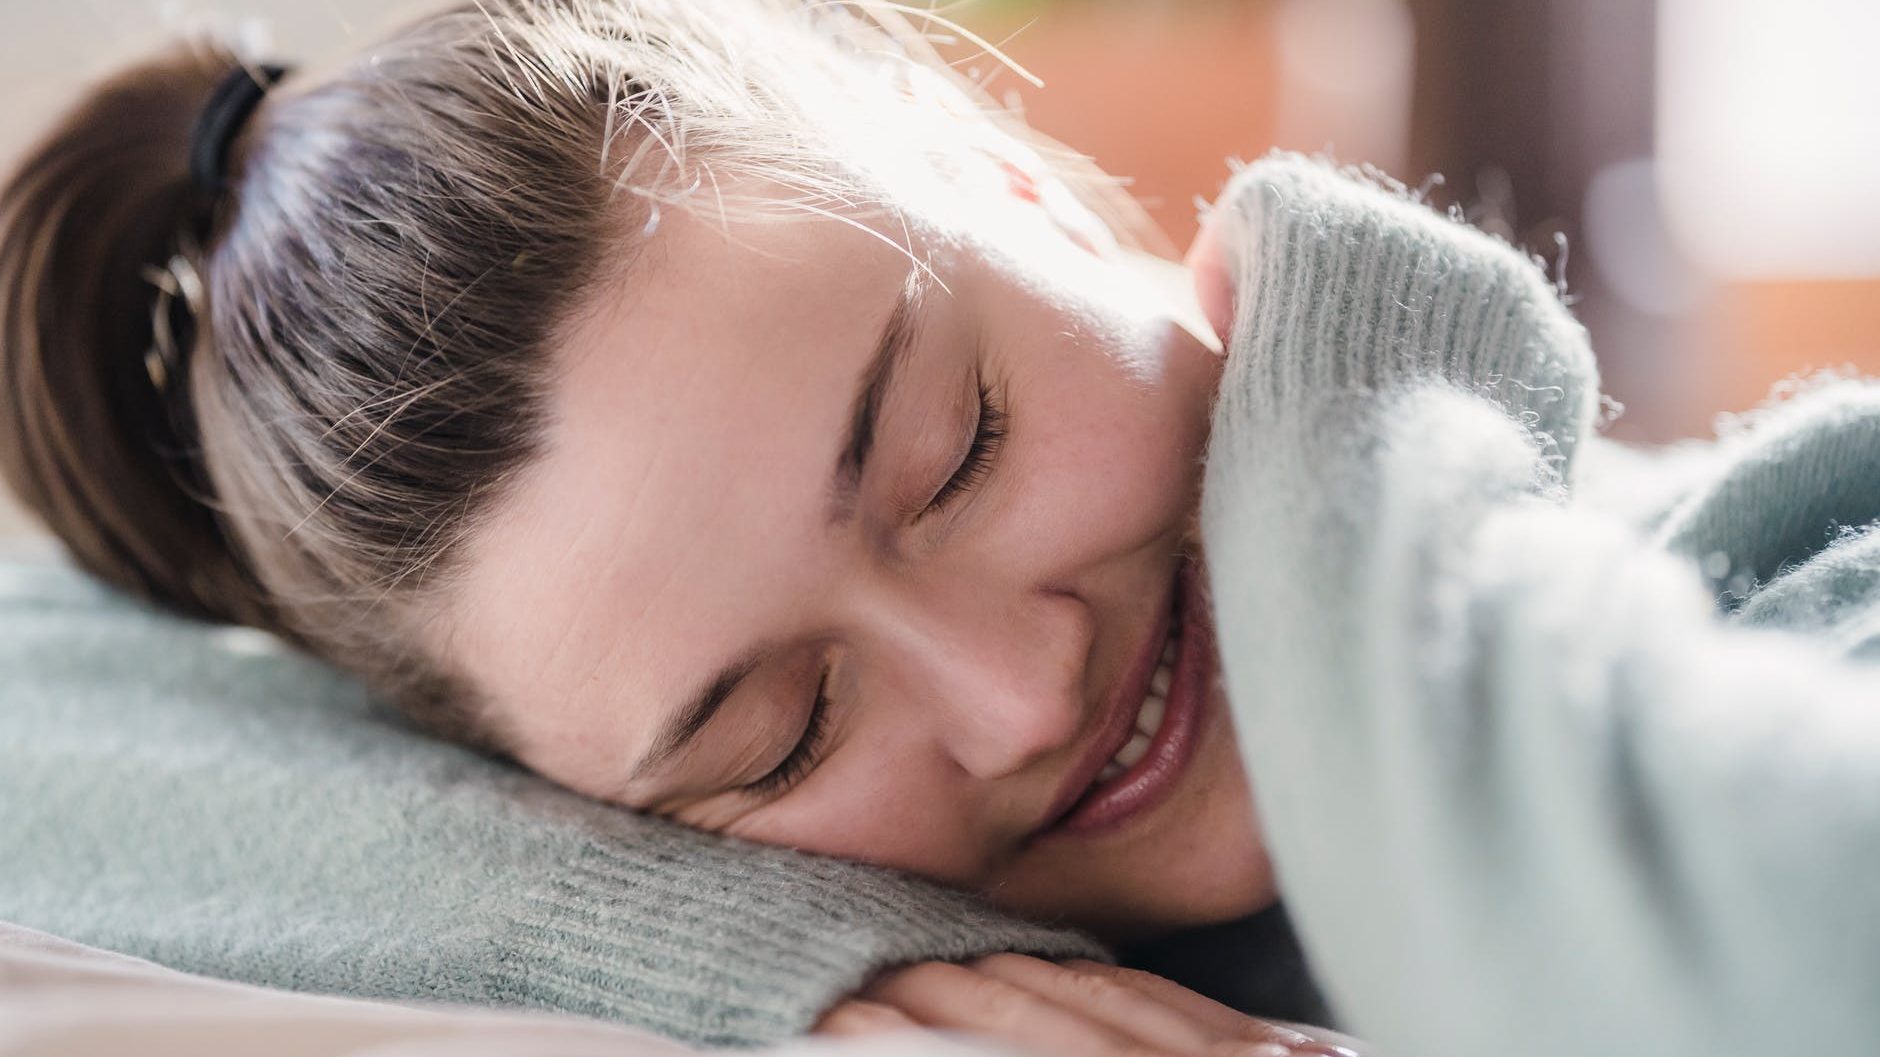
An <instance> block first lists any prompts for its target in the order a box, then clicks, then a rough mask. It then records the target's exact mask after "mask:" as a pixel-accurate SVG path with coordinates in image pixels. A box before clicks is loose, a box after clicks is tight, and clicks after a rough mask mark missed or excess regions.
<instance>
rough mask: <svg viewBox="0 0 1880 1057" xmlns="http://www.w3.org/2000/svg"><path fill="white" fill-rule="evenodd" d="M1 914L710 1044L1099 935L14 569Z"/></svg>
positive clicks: (754, 1040) (80, 584)
mask: <svg viewBox="0 0 1880 1057" xmlns="http://www.w3.org/2000/svg"><path fill="white" fill-rule="evenodd" d="M0 672H3V673H4V675H3V676H0V863H4V864H5V867H4V869H3V870H0V921H11V922H14V923H17V924H20V925H24V926H27V927H30V928H34V929H39V930H42V931H45V932H49V933H52V934H54V935H57V936H63V937H67V938H70V939H73V940H76V941H79V942H82V943H86V944H90V945H93V946H97V947H102V948H105V949H107V950H112V951H120V952H124V953H128V954H132V955H136V956H139V957H142V958H147V959H149V960H151V961H154V962H157V963H159V964H162V965H165V966H170V967H173V968H178V969H182V970H186V971H189V972H194V973H201V974H205V975H209V976H215V977H221V978H225V979H230V980H238V981H245V982H249V983H256V984H264V985H271V986H275V987H281V988H288V989H292V990H298V991H315V992H328V993H335V994H344V995H355V996H369V997H380V998H394V999H422V1000H431V1001H443V1002H463V1003H476V1004H479V1005H485V1006H512V1007H533V1008H539V1009H553V1010H562V1011H567V1012H573V1013H581V1014H587V1015H591V1016H595V1017H602V1018H607V1019H611V1020H617V1021H624V1022H627V1023H631V1024H635V1025H639V1026H641V1027H644V1028H647V1029H650V1030H652V1031H655V1032H657V1033H659V1034H661V1035H664V1036H667V1037H669V1038H673V1039H677V1040H681V1041H684V1042H688V1043H694V1044H702V1045H738V1046H742V1045H754V1044H760V1043H767V1042H771V1041H775V1040H779V1039H782V1038H785V1037H787V1036H790V1035H794V1034H798V1033H800V1032H802V1031H805V1030H807V1029H808V1027H809V1026H810V1025H811V1024H813V1023H814V1020H815V1018H816V1017H817V1015H818V1014H819V1013H820V1012H821V1011H822V1010H823V1009H825V1008H826V1007H827V1006H828V1005H830V1004H831V1003H832V1002H833V1001H834V1000H835V999H837V998H838V997H840V996H842V995H843V994H845V993H847V992H849V991H851V990H853V989H854V988H856V987H857V986H858V985H859V984H860V983H861V982H862V981H863V980H864V979H865V978H866V977H867V976H868V975H870V974H871V973H872V972H874V971H875V970H877V969H880V968H883V967H886V966H889V965H893V964H897V963H902V962H908V961H916V960H922V959H930V958H938V959H960V958H968V957H972V956H975V955H978V954H983V953H988V952H992V951H999V950H1017V951H1025V952H1030V953H1036V954H1039V955H1042V956H1084V957H1104V956H1105V955H1104V952H1103V951H1102V949H1101V948H1100V947H1098V946H1097V945H1096V944H1095V943H1094V942H1093V941H1092V940H1090V939H1089V938H1088V937H1086V936H1083V935H1082V934H1079V933H1077V932H1074V931H1070V930H1066V929H1055V928H1049V927H1045V926H1041V925H1036V924H1031V923H1027V922H1023V921H1018V920H1015V919H1012V918H1009V917H1005V916H1002V915H1000V914H997V913H994V912H993V911H991V910H990V909H989V908H987V907H986V906H985V905H984V904H983V903H982V902H981V901H979V900H978V899H975V898H973V897H970V896H968V895H965V894H961V893H957V892H953V891H950V890H946V889H942V888H939V887H935V886H930V885H927V884H924V883H922V882H920V881H917V880H914V879H911V878H908V877H905V876H902V875H899V874H895V873H891V872H888V871H884V870H878V869H874V868H870V867H866V866H861V865H857V864H852V863H846V862H839V861H835V860H830V859H825V858H819V857H814V856H809V855H804V854H799V853H796V852H792V851H789V850H786V849H778V848H768V847H760V846H757V845H753V844H749V843H744V842H738V841H734V840H729V839H722V838H715V837H707V836H705V835H702V834H699V833H696V832H693V831H690V830H686V829H683V828H681V827H678V826H675V825H672V824H669V823H665V822H661V821H659V820H656V819H651V818H646V817H642V816H638V815H635V814H632V813H629V812H627V811H624V810H621V809H618V808H613V807H609V806H607V805H603V804H600V803H597V802H593V801H589V800H586V799H583V798H581V797H579V796H576V795H574V794H572V793H568V792H565V791H563V790H561V789H559V788H556V787H554V786H551V785H549V784H548V783H546V782H544V781H542V780H540V779H537V778H535V777H533V776H531V775H529V774H527V773H524V772H522V771H520V770H518V769H516V768H513V767H510V766H507V765H505V764H500V763H497V762H494V761H492V760H488V759H485V758H482V757H480V756H477V755H474V754H472V753H469V752H466V751H464V750H461V749H458V748H456V747H453V746H450V745H445V744H441V743H438V742H435V741H432V740H429V739H426V738H423V737H420V736H418V735H416V734H414V733H412V732H410V731H409V730H407V729H405V728H404V727H402V726H401V725H400V724H399V723H398V722H397V721H396V720H394V719H392V718H390V717H388V716H386V715H384V714H382V713H381V712H379V711H378V710H377V709H375V707H374V706H373V704H372V703H371V701H370V700H369V699H368V698H367V697H366V695H365V694H364V693H363V692H362V691H361V690H360V689H359V688H358V687H357V686H356V685H355V684H354V683H352V682H351V681H349V680H347V679H345V678H343V677H341V676H339V675H338V674H336V673H335V672H333V671H332V670H330V669H329V668H327V667H324V666H322V665H320V664H317V663H315V662H313V661H310V660H308V659H306V658H304V657H301V656H299V655H296V654H294V653H292V652H290V651H288V650H286V649H285V648H284V647H282V646H281V645H279V644H278V643H277V642H276V641H275V640H273V639H271V638H269V637H267V636H265V635H262V634H260V633H257V632H253V631H249V630H244V629H236V628H224V627H214V626H207V625H202V624H195V623H191V622H187V621H183V620H179V619H176V618H174V617H171V616H167V615H163V614H159V613H157V612H154V611H152V610H150V609H147V608H146V607H144V606H142V605H140V604H138V603H135V602H132V601H129V600H126V599H124V598H122V597H119V596H117V595H114V594H112V593H111V592H109V591H107V590H106V589H104V588H102V587H100V586H98V585H97V584H96V583H95V582H93V581H91V580H90V579H88V578H86V577H84V576H83V575H81V574H80V573H78V572H76V571H73V570H71V569H68V568H64V567H60V566H56V565H33V564H0Z"/></svg>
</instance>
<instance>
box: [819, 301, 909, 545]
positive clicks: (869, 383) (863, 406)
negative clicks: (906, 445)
mask: <svg viewBox="0 0 1880 1057" xmlns="http://www.w3.org/2000/svg"><path fill="white" fill-rule="evenodd" d="M924 274H925V273H924V269H921V268H915V269H914V270H913V271H911V272H909V273H908V276H907V282H905V283H903V284H902V285H901V293H900V296H898V297H896V298H895V300H894V308H893V309H892V310H890V311H889V313H888V319H887V322H886V323H884V324H883V325H882V328H881V337H880V338H879V339H878V340H877V341H876V343H875V354H874V356H873V357H871V358H870V359H869V361H868V365H867V366H866V367H863V368H862V374H861V381H860V384H859V385H858V386H857V387H856V391H855V401H854V406H853V408H852V409H851V410H850V412H849V432H848V435H847V436H846V437H844V438H843V441H842V447H841V449H840V454H839V455H837V456H836V465H835V471H834V472H833V473H831V474H830V478H829V523H830V525H831V526H840V525H844V524H847V523H848V521H849V519H851V518H853V517H854V516H855V501H856V496H857V495H858V493H860V491H861V488H862V473H863V471H864V470H866V469H867V468H868V454H869V452H871V451H873V450H874V447H875V427H876V424H877V423H878V422H879V421H880V419H881V405H882V404H883V403H885V402H886V401H887V399H888V390H889V389H890V388H892V387H893V385H894V376H895V373H896V372H897V371H898V370H899V369H900V366H901V364H902V363H904V362H906V360H907V357H908V352H909V351H910V350H911V349H912V348H913V346H914V335H915V333H916V327H915V325H914V324H915V316H916V314H917V313H918V311H919V309H920V301H921V292H922V291H923V290H924V289H925V287H926V284H925V283H924V282H923V281H922V276H923V275H924Z"/></svg>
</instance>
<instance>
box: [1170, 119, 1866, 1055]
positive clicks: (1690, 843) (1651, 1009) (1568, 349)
mask: <svg viewBox="0 0 1880 1057" xmlns="http://www.w3.org/2000/svg"><path fill="white" fill-rule="evenodd" d="M1221 208H1224V209H1228V210H1230V211H1231V212H1230V216H1229V220H1228V229H1227V233H1228V237H1227V239H1226V242H1227V244H1228V246H1229V247H1230V252H1231V253H1232V254H1233V255H1234V256H1233V258H1232V259H1233V264H1234V269H1235V272H1236V274H1237V275H1238V276H1239V277H1240V278H1241V286H1240V296H1239V299H1238V302H1237V303H1238V313H1237V316H1236V322H1235V330H1234V333H1233V334H1232V335H1231V340H1230V342H1229V353H1228V362H1227V364H1226V369H1225V374H1224V377H1223V380H1222V390H1221V396H1220V400H1219V403H1218V405H1217V409H1216V418H1215V430H1214V435H1213V441H1212V445H1213V446H1212V449H1211V451H1210V454H1209V462H1208V467H1207V474H1206V480H1205V491H1204V499H1203V534H1204V538H1205V542H1206V548H1207V555H1208V561H1209V566H1210V576H1209V579H1210V585H1211V590H1212V594H1213V601H1214V605H1215V615H1216V623H1217V630H1218V638H1219V642H1220V648H1221V653H1222V660H1223V678H1224V681H1225V683H1226V689H1227V693H1228V696H1229V698H1230V700H1231V702H1232V709H1233V713H1234V719H1235V724H1236V728H1237V731H1238V733H1239V736H1240V738H1241V742H1242V753H1243V756H1244V758H1245V760H1246V762H1247V766H1248V770H1249V774H1250V776H1251V779H1252V781H1253V785H1254V788H1255V794H1256V800H1257V802H1258V803H1259V804H1260V807H1261V812H1262V818H1263V822H1264V823H1265V826H1266V833H1267V837H1268V840H1269V842H1270V845H1271V850H1272V853H1273V856H1274V860H1275V862H1276V864H1277V868H1278V871H1279V876H1280V880H1281V884H1282V887H1283V889H1284V892H1285V896H1286V901H1287V905H1288V907H1289V909H1290V911H1291V913H1292V916H1293V919H1294V922H1295V925H1296V926H1297V929H1298V931H1299V935H1300V937H1301V940H1302V942H1303V944H1304V946H1305V949H1306V952H1307V954H1308V956H1309V958H1310V959H1311V960H1312V962H1313V964H1314V967H1315V969H1316V971H1317V973H1318V975H1319V978H1320V981H1321V983H1322V984H1323V985H1324V988H1325V990H1326V992H1327V995H1328V998H1329V999H1330V1001H1331V1003H1332V1006H1333V1009H1334V1011H1335V1012H1336V1013H1337V1014H1338V1015H1339V1017H1340V1020H1341V1024H1340V1026H1341V1028H1343V1029H1344V1030H1348V1031H1351V1032H1353V1033H1355V1034H1357V1035H1359V1036H1361V1037H1365V1038H1367V1039H1368V1040H1369V1041H1371V1042H1372V1043H1373V1044H1375V1045H1376V1046H1377V1047H1378V1051H1379V1052H1380V1053H1385V1054H1390V1055H1392V1057H1490V1055H1494V1057H1503V1055H1505V1054H1508V1053H1521V1054H1524V1055H1534V1057H1584V1055H1586V1054H1589V1053H1615V1052H1616V1053H1639V1054H1646V1053H1649V1054H1653V1055H1655V1057H1669V1055H1690V1057H1698V1055H1703V1057H1716V1055H1720V1054H1745V1055H1748V1054H1757V1055H1761V1054H1767V1053H1778V1052H1786V1051H1789V1050H1793V1049H1795V1048H1797V1046H1798V1045H1800V1046H1803V1047H1804V1048H1808V1049H1811V1050H1820V1051H1822V1052H1834V1053H1843V1052H1844V1053H1869V1052H1875V1049H1876V1047H1880V1000H1877V997H1876V996H1880V885H1876V884H1875V879H1876V878H1880V666H1875V665H1872V664H1864V663H1861V659H1862V658H1863V657H1866V658H1872V657H1874V656H1875V652H1874V649H1873V646H1872V645H1871V643H1872V642H1873V637H1872V629H1873V628H1874V627H1875V623H1874V621H1875V618H1876V616H1880V593H1877V592H1876V591H1875V589H1874V588H1875V584H1876V582H1880V546H1875V544H1874V541H1875V539H1877V538H1880V534H1877V533H1875V532H1874V531H1871V530H1863V529H1861V528H1860V526H1862V525H1866V524H1870V523H1872V522H1874V521H1875V520H1876V519H1880V386H1875V385H1873V384H1869V383H1859V382H1853V381H1844V382H1840V383H1835V384H1824V385H1823V386H1821V387H1819V388H1818V389H1817V390H1816V391H1814V392H1812V393H1809V394H1805V395H1804V396H1803V397H1800V398H1797V399H1795V400H1791V401H1789V402H1788V403H1787V404H1784V405H1781V406H1778V407H1776V408H1774V409H1772V410H1770V411H1768V412H1766V413H1764V414H1762V415H1759V416H1757V417H1755V418H1754V419H1753V420H1752V421H1751V422H1750V424H1749V426H1748V427H1747V428H1745V429H1743V430H1742V431H1740V433H1739V434H1738V435H1734V436H1731V437H1729V438H1727V439H1726V440H1724V441H1722V442H1719V443H1718V444H1716V445H1714V446H1713V447H1712V448H1711V449H1710V450H1708V451H1707V452H1705V453H1704V454H1703V456H1702V457H1700V458H1695V459H1679V460H1677V461H1676V462H1677V468H1676V474H1675V480H1670V481H1667V482H1662V483H1660V484H1658V485H1651V486H1649V487H1644V488H1643V489H1642V491H1643V496H1642V498H1639V499H1636V500H1632V501H1627V500H1624V499H1623V498H1622V497H1621V496H1620V495H1619V492H1620V491H1622V490H1625V489H1628V488H1631V487H1632V486H1638V485H1645V484H1646V482H1647V479H1648V478H1649V477H1650V474H1649V472H1647V471H1644V470H1643V469H1642V467H1643V465H1644V464H1643V463H1639V464H1637V465H1632V464H1629V463H1628V461H1627V460H1626V459H1625V458H1623V457H1617V456H1615V453H1613V452H1610V451H1603V450H1599V448H1600V446H1601V445H1604V444H1606V443H1608V442H1604V441H1600V440H1598V439H1597V438H1592V437H1590V436H1589V435H1588V433H1589V430H1590V427H1591V424H1592V419H1593V413H1594V408H1595V400H1596V392H1597V380H1596V373H1595V369H1594V364H1593V360H1592V357H1591V355H1590V353H1589V351H1588V348H1587V343H1586V339H1585V335H1584V332H1583V331H1582V329H1581V328H1580V327H1579V325H1578V324H1577V323H1576V322H1575V321H1574V320H1573V319H1572V317H1571V315H1570V314H1569V313H1568V312H1567V311H1566V310H1565V308H1564V307H1562V305H1561V304H1560V302H1559V300H1558V298H1557V297H1556V296H1555V292H1554V289H1553V284H1552V283H1550V282H1549V281H1548V280H1547V278H1546V277H1545V276H1544V275H1543V274H1542V273H1541V271H1540V270H1539V268H1538V267H1537V266H1536V265H1535V264H1534V263H1533V262H1532V261H1531V260H1529V259H1528V258H1526V257H1525V256H1523V255H1522V254H1520V253H1518V252H1516V251H1515V250H1513V249H1511V248H1510V247H1508V246H1506V245H1505V244H1503V243H1501V242H1499V241H1497V240H1494V239H1492V238H1489V237H1488V236H1486V235H1483V234H1481V233H1479V232H1476V231H1474V230H1472V229H1470V228H1468V227H1466V226H1465V225H1462V224H1460V223H1458V222H1455V221H1453V220H1451V219H1448V218H1445V217H1443V216H1441V215H1439V214H1437V213H1434V212H1433V211H1431V210H1429V209H1427V208H1426V207H1424V206H1423V205H1421V204H1419V203H1417V202H1414V201H1411V200H1409V199H1408V198H1407V197H1406V196H1405V195H1403V194H1402V193H1401V192H1400V191H1399V190H1398V189H1396V188H1393V187H1390V186H1385V185H1381V184H1380V183H1379V182H1377V181H1374V180H1372V179H1370V178H1368V177H1365V176H1363V175H1360V174H1354V173H1351V172H1347V171H1339V170H1335V169H1333V168H1332V167H1330V166H1328V165H1326V164H1322V163H1320V162H1317V161H1314V160H1310V159H1305V158H1300V157H1297V156H1291V155H1276V156H1274V157H1271V158H1268V159H1266V160H1264V161H1262V162H1260V163H1257V164H1255V165H1254V166H1252V167H1250V168H1248V169H1246V170H1245V171H1244V172H1242V173H1240V174H1239V175H1238V176H1237V177H1236V179H1235V181H1234V183H1233V184H1232V185H1231V186H1230V188H1229V190H1228V192H1227V194H1226V195H1225V196H1224V197H1223V202H1222V205H1221ZM1589 448H1591V449H1593V450H1596V451H1598V454H1599V455H1600V457H1599V458H1594V459H1592V460H1590V461H1589V465H1592V466H1595V467H1605V468H1608V469H1613V468H1619V467H1628V469H1627V472H1629V473H1635V474H1637V476H1636V477H1635V478H1633V479H1630V480H1628V481H1627V482H1625V483H1624V486H1623V487H1622V488H1620V489H1614V488H1606V489H1603V490H1602V489H1601V488H1600V487H1598V486H1597V485H1595V486H1590V487H1589V488H1588V491H1589V492H1591V493H1598V494H1601V495H1602V497H1603V498H1602V501H1601V502H1599V503H1590V502H1581V501H1577V500H1576V499H1575V495H1574V489H1575V488H1577V487H1578V481H1577V477H1578V476H1579V474H1580V469H1579V468H1578V467H1576V466H1575V455H1576V453H1577V452H1581V451H1583V450H1586V449H1589ZM1626 506H1629V507H1631V508H1632V509H1631V510H1630V511H1629V513H1631V514H1632V515H1635V516H1636V517H1635V518H1628V517H1622V516H1619V515H1618V514H1617V513H1615V511H1616V510H1617V509H1618V508H1620V507H1626ZM1837 539H1838V540H1839V542H1836V541H1837ZM1728 613H1734V614H1735V615H1734V616H1729V615H1726V614H1728ZM1750 624H1755V625H1756V627H1755V628H1753V629H1752V628H1751V627H1748V626H1747V625H1750Z"/></svg>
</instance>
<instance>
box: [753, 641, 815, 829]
mask: <svg viewBox="0 0 1880 1057" xmlns="http://www.w3.org/2000/svg"><path fill="white" fill-rule="evenodd" d="M828 727H829V669H827V668H824V669H823V674H822V679H821V680H820V681H819V682H818V683H817V684H816V703H815V704H814V705H812V706H811V707H810V710H809V722H808V723H807V724H805V725H804V727H803V736H802V737H800V738H798V739H797V742H796V746H795V747H794V748H792V749H791V750H790V754H789V755H788V756H785V757H784V758H783V760H782V762H780V763H778V764H777V766H775V767H773V768H771V769H770V773H769V774H766V775H764V776H763V777H762V778H759V779H758V780H756V781H755V782H750V783H747V784H746V785H745V786H744V787H743V791H744V792H746V793H748V794H750V795H751V796H754V797H757V798H759V799H764V798H768V797H773V796H777V795H779V794H781V793H787V792H789V791H790V788H791V787H792V786H794V785H796V783H798V782H800V781H802V780H803V776H804V775H806V774H808V773H809V772H810V771H812V770H814V769H815V767H816V764H817V763H819V762H820V760H819V757H820V756H821V754H822V748H823V744H822V743H823V738H824V737H825V736H826V735H827V734H828Z"/></svg>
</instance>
